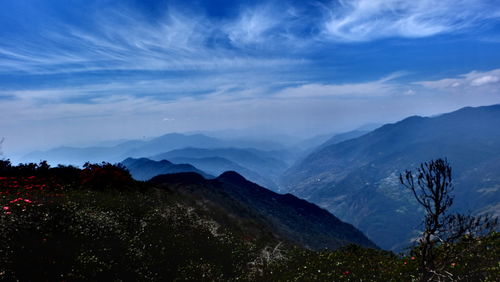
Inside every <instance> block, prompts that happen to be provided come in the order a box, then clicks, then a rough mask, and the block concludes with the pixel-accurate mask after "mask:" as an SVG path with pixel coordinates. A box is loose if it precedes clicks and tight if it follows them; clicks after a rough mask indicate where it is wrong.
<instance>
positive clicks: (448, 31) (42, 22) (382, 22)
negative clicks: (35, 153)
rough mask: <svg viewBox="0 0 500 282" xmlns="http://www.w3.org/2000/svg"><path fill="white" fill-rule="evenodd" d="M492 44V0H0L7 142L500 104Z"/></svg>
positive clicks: (69, 140) (325, 124)
mask: <svg viewBox="0 0 500 282" xmlns="http://www.w3.org/2000/svg"><path fill="white" fill-rule="evenodd" d="M499 50H500V1H498V0H439V1H438V0H436V1H431V0H420V1H406V0H385V1H382V0H350V1H349V0H338V1H333V0H331V1H330V0H318V1H314V0H310V1H299V0H295V1H293V0H289V1H286V0H276V1H271V0H269V1H259V0H257V1H242V0H227V1H226V0H213V1H208V0H207V1H202V0H192V1H185V0H184V1H160V0H158V1H153V0H120V1H118V0H85V1H83V0H51V1H47V0H2V1H0V139H1V137H4V138H5V141H4V143H3V147H2V150H3V151H4V155H6V156H7V157H8V156H9V154H18V153H22V152H28V151H30V150H35V149H46V148H50V147H54V146H59V145H63V144H76V143H81V144H83V143H91V142H97V141H102V140H113V139H122V138H140V137H142V136H158V135H162V134H165V133H169V132H192V131H200V130H202V131H220V130H228V129H231V130H249V131H252V132H262V134H267V135H270V134H288V135H292V136H301V137H307V136H314V135H316V134H325V133H332V134H333V133H335V132H342V131H346V130H351V129H354V128H356V127H358V126H362V125H364V124H367V123H385V122H395V121H397V120H399V119H402V118H404V117H407V116H410V115H426V116H428V115H435V114H439V113H443V112H449V111H453V110H456V109H458V108H461V107H464V106H480V105H491V104H497V103H500V51H499Z"/></svg>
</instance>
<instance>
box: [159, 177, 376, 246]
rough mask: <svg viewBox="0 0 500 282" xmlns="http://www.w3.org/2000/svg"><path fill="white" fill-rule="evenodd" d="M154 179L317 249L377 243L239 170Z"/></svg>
mask: <svg viewBox="0 0 500 282" xmlns="http://www.w3.org/2000/svg"><path fill="white" fill-rule="evenodd" d="M151 182H152V183H155V184H160V185H163V186H164V187H166V188H168V189H172V190H175V191H177V192H179V193H181V194H184V195H191V197H195V198H196V197H198V198H199V199H200V201H202V202H203V205H204V206H205V207H206V208H207V210H211V209H219V210H222V214H225V215H228V216H229V217H230V218H232V219H233V220H236V221H240V222H247V221H248V220H250V221H251V222H254V223H256V226H258V225H263V226H266V227H265V229H268V230H271V232H272V234H274V235H273V236H276V237H277V238H281V240H285V241H288V242H292V243H295V244H299V245H302V246H306V247H309V248H313V249H323V248H330V249H335V248H338V247H340V246H343V245H346V244H348V243H355V244H359V245H363V246H368V247H376V246H375V245H374V244H373V243H372V242H371V241H370V240H369V239H368V238H366V236H364V234H363V233H361V232H360V231H359V230H357V229H356V228H354V227H353V226H352V225H350V224H347V223H344V222H342V221H340V220H339V219H338V218H336V217H335V216H333V215H332V214H330V213H329V212H327V211H326V210H324V209H321V208H319V207H318V206H316V205H314V204H311V203H308V202H307V201H304V200H301V199H298V198H297V197H295V196H293V195H290V194H286V195H281V194H277V193H274V192H272V191H270V190H267V189H265V188H262V187H260V186H258V185H257V184H254V183H252V182H249V181H248V180H246V179H245V178H243V177H242V176H241V175H239V174H238V173H236V172H225V173H223V174H222V175H220V176H219V177H218V178H216V179H213V180H205V179H203V178H202V177H201V176H199V175H197V174H194V173H181V174H173V175H160V176H157V177H154V178H153V179H151ZM244 225H245V226H246V225H247V224H244ZM245 228H248V227H245ZM259 229H262V227H260V228H259ZM248 232H249V233H252V231H251V230H248ZM254 232H260V231H258V230H256V231H254Z"/></svg>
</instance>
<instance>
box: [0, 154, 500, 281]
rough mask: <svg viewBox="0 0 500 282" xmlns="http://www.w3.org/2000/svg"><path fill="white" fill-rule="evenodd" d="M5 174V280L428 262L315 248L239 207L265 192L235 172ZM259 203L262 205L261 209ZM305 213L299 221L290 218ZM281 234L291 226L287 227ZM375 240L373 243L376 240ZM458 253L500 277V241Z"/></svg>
mask: <svg viewBox="0 0 500 282" xmlns="http://www.w3.org/2000/svg"><path fill="white" fill-rule="evenodd" d="M0 175H1V176H0V177H1V178H0V193H1V206H2V212H1V213H0V225H1V226H2V233H0V253H1V254H2V256H0V280H5V281H12V280H20V281H40V280H45V281H54V280H65V281H76V280H79V281H81V280H101V281H102V280H134V281H165V280H167V281H171V280H184V281H221V280H223V281H234V280H243V281H291V280H318V281H331V280H338V281H359V280H365V281H366V280H369V281H370V280H371V281H390V280H392V281H411V280H418V278H419V273H418V271H417V269H418V261H419V257H415V256H414V255H412V253H409V254H408V255H407V256H398V255H395V254H393V253H391V252H387V251H381V250H378V249H375V248H365V247H360V246H355V245H345V244H347V243H348V242H345V243H342V244H339V245H337V246H336V247H340V246H342V245H343V247H341V248H340V249H337V248H336V249H335V250H333V249H330V250H321V251H319V250H314V249H315V248H309V247H307V246H305V244H304V242H305V241H301V240H300V238H297V237H293V236H291V235H290V234H289V233H288V232H289V231H290V228H291V227H288V228H289V229H288V231H279V228H280V226H278V225H276V224H273V222H272V221H271V220H270V219H269V218H265V216H260V217H259V216H258V214H259V210H260V211H262V210H263V209H265V208H266V206H267V207H270V206H269V205H271V202H267V201H264V202H261V203H257V202H254V203H249V205H247V206H244V205H242V204H241V202H242V201H243V198H244V197H247V196H248V194H247V195H246V196H245V194H244V193H243V194H242V195H241V198H240V200H233V199H236V198H237V197H238V196H236V195H231V194H230V193H229V192H228V191H231V189H234V188H235V187H242V186H246V190H245V189H244V190H243V191H247V192H245V193H248V191H251V190H252V189H254V188H256V187H253V185H255V184H252V183H248V182H246V181H245V180H244V179H242V177H241V176H239V175H237V174H235V173H227V174H225V175H224V176H222V177H220V178H219V179H218V180H217V179H216V180H213V181H212V183H209V182H207V180H205V179H204V178H203V177H201V176H200V175H197V174H189V173H188V174H173V175H166V176H159V177H158V178H156V179H155V181H153V182H137V181H134V180H133V179H132V178H131V177H130V174H129V173H128V172H127V171H126V170H124V169H123V168H122V167H120V166H114V165H110V164H105V163H103V164H99V165H96V164H86V165H85V167H84V169H77V168H74V167H63V166H60V167H55V168H50V167H49V166H48V165H47V164H46V163H41V164H36V165H35V164H29V165H20V166H11V165H10V163H9V162H8V161H1V163H0ZM217 183H219V184H217ZM204 187H205V188H204ZM204 189H205V190H204ZM261 189H263V188H261ZM260 193H263V194H265V193H272V192H270V191H267V190H266V191H264V190H260ZM272 195H273V196H275V195H274V194H272ZM264 198H265V197H264ZM275 199H276V201H277V202H278V203H279V202H281V209H285V208H286V207H288V208H289V210H288V212H291V211H292V210H293V208H292V207H295V206H297V205H292V206H290V205H288V204H287V203H283V202H287V201H290V202H294V203H298V207H302V209H298V211H301V212H302V213H303V214H304V216H310V215H308V214H309V213H313V214H316V216H317V217H318V216H319V215H318V213H319V214H322V213H326V211H323V212H322V210H321V209H317V208H314V206H313V205H311V204H309V203H307V202H305V201H303V200H300V199H297V198H295V197H293V198H292V197H290V196H287V195H283V196H282V198H275ZM231 203H232V204H231ZM254 204H255V205H260V206H259V207H258V208H256V209H252V208H251V207H252V205H254ZM282 211H283V210H282ZM260 214H261V215H263V213H262V212H260ZM322 216H326V217H328V218H331V220H333V218H334V217H333V216H331V215H330V216H328V215H322ZM299 217H300V215H295V216H293V215H292V216H291V217H290V220H291V221H292V220H297V218H299ZM276 222H280V220H279V219H275V221H274V223H276ZM295 224H297V222H295V223H292V227H293V225H295ZM337 224H338V223H337ZM341 225H342V224H341ZM281 227H284V229H286V224H284V225H281ZM292 229H293V228H292ZM351 232H354V233H353V234H358V233H356V232H359V231H356V230H355V229H354V230H352V231H351ZM334 233H335V232H334ZM312 234H314V233H312ZM359 234H360V235H358V236H361V237H360V238H363V237H364V236H363V235H362V234H361V233H359ZM303 240H304V239H303ZM315 240H318V238H315ZM345 240H349V238H345ZM364 240H366V239H364ZM325 242H328V240H326V241H325ZM365 244H366V245H368V246H374V245H370V244H372V243H371V242H369V241H365ZM453 248H456V249H457V250H460V251H461V252H463V251H464V250H467V255H465V256H460V257H456V259H455V260H454V261H453V263H452V264H450V265H449V267H448V268H447V271H450V272H452V273H454V274H456V275H457V277H472V280H474V281H476V280H485V281H495V279H497V278H498V277H499V276H498V275H499V273H500V272H499V270H500V269H499V265H498V261H497V260H498V257H499V255H500V236H498V234H495V233H494V234H491V235H490V236H489V237H486V238H481V239H476V238H469V239H464V240H463V241H461V242H460V243H459V244H456V245H454V246H453ZM414 253H418V252H414ZM438 253H439V252H438ZM443 253H444V252H443ZM446 253H447V254H448V253H449V252H446ZM460 275H462V276H460ZM467 275H469V276H467ZM472 280H471V281H472Z"/></svg>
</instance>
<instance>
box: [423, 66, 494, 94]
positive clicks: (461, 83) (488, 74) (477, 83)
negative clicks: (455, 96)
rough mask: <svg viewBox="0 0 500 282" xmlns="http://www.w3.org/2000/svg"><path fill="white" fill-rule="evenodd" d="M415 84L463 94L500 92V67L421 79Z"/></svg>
mask: <svg viewBox="0 0 500 282" xmlns="http://www.w3.org/2000/svg"><path fill="white" fill-rule="evenodd" d="M415 84H417V85H421V86H423V87H425V88H428V89H432V90H438V91H445V92H453V93H461V94H466V93H468V94H474V93H477V92H481V93H483V94H485V93H493V94H500V69H494V70H490V71H471V72H469V73H466V74H461V75H458V76H456V77H452V78H442V79H438V80H429V81H419V82H416V83H415Z"/></svg>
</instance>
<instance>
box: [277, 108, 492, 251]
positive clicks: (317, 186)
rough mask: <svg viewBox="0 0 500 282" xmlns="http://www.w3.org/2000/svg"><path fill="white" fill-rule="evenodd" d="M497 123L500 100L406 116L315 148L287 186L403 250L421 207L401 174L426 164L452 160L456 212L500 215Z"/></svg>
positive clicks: (287, 175) (388, 245)
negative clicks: (431, 114) (439, 112)
mask: <svg viewBox="0 0 500 282" xmlns="http://www.w3.org/2000/svg"><path fill="white" fill-rule="evenodd" d="M499 124H500V105H494V106H487V107H478V108H470V107H469V108H463V109H460V110H458V111H455V112H452V113H448V114H443V115H439V116H436V117H419V116H413V117H409V118H407V119H404V120H402V121H400V122H397V123H394V124H387V125H384V126H382V127H380V128H378V129H376V130H374V131H372V132H370V133H367V134H365V135H363V136H360V137H358V138H355V139H350V140H346V141H344V142H340V143H336V144H332V145H329V146H326V147H324V148H321V149H319V150H317V151H315V152H313V153H312V154H310V155H309V156H307V157H306V158H305V159H303V160H302V161H300V162H298V163H297V164H295V165H294V166H292V167H291V168H290V169H289V170H288V171H287V172H286V173H285V174H284V176H283V178H282V183H283V187H282V188H283V189H284V191H287V192H290V193H293V194H295V195H297V196H299V197H302V198H305V199H307V200H309V201H312V202H314V203H316V204H318V205H320V206H321V207H324V208H326V209H328V210H329V211H331V212H332V213H333V214H335V215H337V216H338V217H339V218H340V219H342V220H345V221H347V222H350V223H352V224H354V225H355V226H356V227H358V228H360V229H361V230H362V231H363V232H365V234H367V235H368V236H369V237H370V238H372V240H374V242H375V243H377V244H378V245H379V246H381V247H382V248H386V249H393V250H396V249H397V250H399V249H401V248H402V247H405V246H407V245H408V244H409V242H410V239H412V238H414V237H415V235H416V234H417V233H416V229H418V228H419V223H420V221H421V218H422V215H423V210H422V209H421V208H420V207H419V206H418V205H417V204H416V203H415V200H414V199H413V196H412V195H411V194H410V192H409V191H407V190H405V189H403V188H402V186H401V185H400V183H399V179H398V177H399V174H400V173H402V172H404V170H405V169H415V168H416V167H417V166H418V165H419V164H420V163H422V162H425V161H429V160H431V159H437V158H443V157H446V158H447V159H448V161H449V162H450V164H451V166H452V167H453V183H454V185H455V191H454V194H455V196H456V198H455V203H454V206H453V207H454V209H455V210H456V211H460V212H468V211H471V212H472V213H474V214H477V213H483V212H493V213H494V214H496V215H499V214H500V209H499V205H500V174H498V171H499V163H500V130H499V129H498V125H499Z"/></svg>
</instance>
